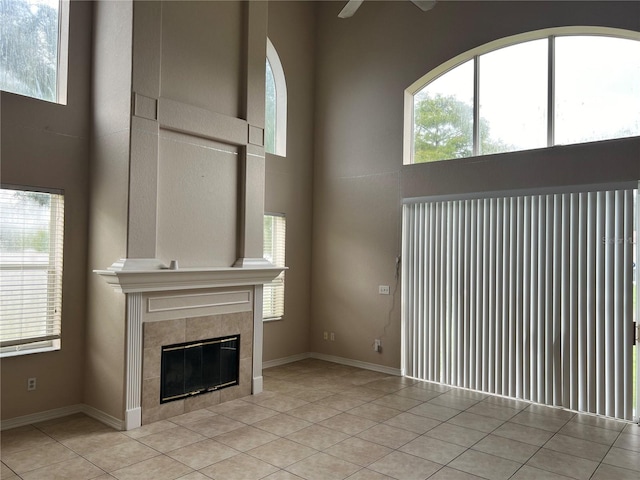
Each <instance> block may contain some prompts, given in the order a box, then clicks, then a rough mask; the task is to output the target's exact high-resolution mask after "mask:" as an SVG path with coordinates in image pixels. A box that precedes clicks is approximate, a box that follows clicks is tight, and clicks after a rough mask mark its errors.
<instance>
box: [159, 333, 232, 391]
mask: <svg viewBox="0 0 640 480" xmlns="http://www.w3.org/2000/svg"><path fill="white" fill-rule="evenodd" d="M161 368H162V377H161V379H160V403H166V402H171V401H173V400H180V399H181V398H185V397H189V396H192V395H198V394H200V393H206V392H211V391H213V390H219V389H221V388H226V387H231V386H233V385H238V373H239V369H240V335H234V336H232V337H221V338H212V339H209V340H199V341H197V342H191V343H180V344H176V345H167V346H164V347H162V367H161Z"/></svg>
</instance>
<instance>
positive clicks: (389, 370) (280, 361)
mask: <svg viewBox="0 0 640 480" xmlns="http://www.w3.org/2000/svg"><path fill="white" fill-rule="evenodd" d="M305 358H317V359H318V360H325V361H327V362H333V363H339V364H340V365H348V366H350V367H357V368H363V369H365V370H373V371H374V372H381V373H386V374H387V375H396V376H402V370H401V369H400V368H393V367H386V366H384V365H377V364H375V363H369V362H362V361H360V360H352V359H350V358H344V357H336V356H335V355H326V354H324V353H317V352H305V353H299V354H297V355H291V356H290V357H283V358H276V359H275V360H268V361H266V362H262V368H270V367H278V366H280V365H286V364H287V363H293V362H298V361H300V360H304V359H305Z"/></svg>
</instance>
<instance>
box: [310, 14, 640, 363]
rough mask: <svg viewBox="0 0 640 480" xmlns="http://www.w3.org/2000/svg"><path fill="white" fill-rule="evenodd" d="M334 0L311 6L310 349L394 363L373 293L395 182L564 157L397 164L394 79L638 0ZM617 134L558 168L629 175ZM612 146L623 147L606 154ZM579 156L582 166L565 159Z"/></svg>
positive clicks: (416, 190) (628, 17) (389, 280)
mask: <svg viewBox="0 0 640 480" xmlns="http://www.w3.org/2000/svg"><path fill="white" fill-rule="evenodd" d="M340 8H341V4H339V3H335V2H320V4H319V6H318V39H317V67H316V68H317V75H316V125H315V139H314V140H315V158H314V198H313V215H314V217H313V218H314V222H313V232H314V237H313V260H312V291H313V295H312V304H311V306H312V328H311V342H310V348H311V350H312V351H316V352H322V353H326V354H331V355H338V356H341V357H346V358H350V359H356V360H362V361H367V362H372V363H377V364H380V365H385V366H390V367H396V368H397V367H399V366H400V331H401V327H400V297H399V289H398V293H397V294H396V295H390V296H382V295H378V285H390V286H391V291H392V292H393V291H395V290H396V286H397V280H396V279H395V257H396V256H397V255H399V254H400V250H401V245H400V242H401V232H400V224H401V222H400V214H401V207H400V202H401V197H402V194H403V190H402V188H404V193H405V194H412V195H413V194H419V195H434V194H443V193H452V192H462V191H481V190H486V189H492V188H494V187H495V186H499V187H500V188H518V187H520V188H522V185H523V177H524V176H526V177H527V181H525V182H524V184H526V183H528V182H531V183H534V184H535V183H538V184H539V183H541V182H542V181H547V180H549V178H554V173H553V172H550V171H549V169H554V167H555V166H554V164H553V160H554V159H557V158H558V156H560V157H562V159H563V161H564V157H565V155H564V153H565V150H563V149H557V150H556V151H555V152H553V153H552V154H551V155H549V156H547V155H546V154H545V153H542V154H540V155H538V154H520V155H499V156H494V157H493V158H492V159H490V160H487V161H486V162H484V161H483V162H481V163H477V162H470V161H459V162H457V161H449V162H441V163H440V164H432V165H419V166H413V167H406V168H403V167H402V138H403V131H402V129H403V92H404V89H405V88H407V87H408V86H409V85H411V84H412V83H413V82H414V81H415V80H417V79H419V78H420V77H421V76H423V75H424V74H426V73H427V72H429V71H430V70H431V69H433V68H435V67H436V66H438V65H439V64H441V63H443V62H444V61H446V60H449V59H450V58H452V57H454V56H456V55H458V54H461V53H463V52H465V51H467V50H470V49H471V48H474V47H476V46H479V45H482V44H484V43H487V42H489V41H492V40H496V39H499V38H502V37H505V36H510V35H515V34H517V33H522V32H526V31H531V30H538V29H542V28H547V27H556V26H563V25H597V26H611V27H617V28H626V29H630V30H636V31H638V30H640V4H638V3H637V2H619V3H616V2H438V4H437V5H436V7H435V8H434V9H433V10H432V11H430V12H426V13H421V12H420V11H419V10H418V9H417V8H416V7H415V6H413V5H412V4H411V2H365V3H364V4H363V5H362V7H361V8H360V9H359V10H358V12H357V13H356V15H355V16H354V17H352V18H351V19H349V20H341V19H338V18H337V13H338V11H339V10H340ZM612 143H613V144H616V143H617V142H612ZM622 143H624V144H617V145H616V146H614V145H612V144H609V145H608V146H607V145H604V146H603V145H599V146H597V147H594V148H596V149H597V150H591V147H590V146H583V147H579V148H578V150H576V149H571V148H569V147H567V149H568V151H571V152H572V155H571V159H570V160H568V161H567V162H568V163H567V162H565V163H564V166H563V167H562V169H559V170H558V175H560V176H561V177H562V179H561V181H562V182H563V183H564V182H568V183H571V182H573V181H576V182H581V181H584V180H585V179H586V178H587V177H588V178H589V180H593V179H594V178H596V179H597V178H602V179H603V180H604V179H611V178H614V177H615V178H618V179H622V178H626V179H629V178H630V177H633V176H634V175H635V178H636V179H637V178H639V177H640V175H638V173H639V172H638V168H637V165H638V164H637V163H634V162H638V158H640V150H639V148H638V141H637V139H636V140H630V141H626V142H622ZM614 152H616V153H614ZM620 152H625V154H628V155H629V157H622V158H620V157H616V155H618V154H619V153H620ZM580 155H584V156H585V157H586V158H588V161H589V166H590V167H591V173H590V174H589V175H585V174H584V172H582V173H580V169H579V168H577V169H576V168H573V167H575V166H576V162H577V160H576V159H577V158H578V156H580ZM634 155H635V157H634ZM511 160H515V161H516V163H517V165H518V167H516V168H514V167H513V165H510V163H509V162H510V161H511ZM534 162H539V163H535V165H533V163H534ZM472 164H473V165H472ZM504 167H508V168H504ZM604 170H606V171H607V175H606V176H602V177H599V176H598V174H597V172H598V171H600V172H602V171H604ZM470 172H473V175H472V174H470ZM479 172H482V173H479ZM523 172H527V173H526V175H523ZM537 174H541V175H540V178H539V179H538V181H536V175H537ZM496 175H497V176H498V178H496ZM489 181H491V182H492V185H489V184H488V183H487V182H489ZM324 331H334V332H335V334H336V340H335V342H331V341H324V340H322V333H323V332H324ZM375 338H382V343H383V352H382V353H381V354H378V353H375V352H374V351H373V348H372V345H373V341H374V339H375Z"/></svg>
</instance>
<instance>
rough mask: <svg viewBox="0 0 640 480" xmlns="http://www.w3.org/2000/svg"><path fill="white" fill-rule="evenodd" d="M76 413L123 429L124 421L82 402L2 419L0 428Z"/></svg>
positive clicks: (20, 425)
mask: <svg viewBox="0 0 640 480" xmlns="http://www.w3.org/2000/svg"><path fill="white" fill-rule="evenodd" d="M76 413H84V414H85V415H87V416H89V417H91V418H95V419H96V420H98V421H99V422H102V423H104V424H105V425H107V426H109V427H111V428H114V429H116V430H123V429H124V422H123V421H122V420H119V419H117V418H115V417H112V416H111V415H108V414H106V413H104V412H102V411H100V410H98V409H97V408H93V407H90V406H89V405H85V404H83V403H79V404H77V405H69V406H68V407H61V408H54V409H53V410H46V411H44V412H38V413H32V414H30V415H23V416H21V417H15V418H10V419H8V420H2V422H1V423H0V430H9V429H11V428H18V427H24V426H25V425H32V424H34V423H40V422H46V421H48V420H55V419H56V418H62V417H68V416H69V415H73V414H76Z"/></svg>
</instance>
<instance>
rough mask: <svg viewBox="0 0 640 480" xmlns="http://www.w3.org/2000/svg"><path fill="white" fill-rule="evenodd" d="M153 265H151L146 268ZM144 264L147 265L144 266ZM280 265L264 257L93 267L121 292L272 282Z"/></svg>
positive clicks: (116, 264) (281, 269) (95, 271)
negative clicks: (221, 263) (231, 263)
mask: <svg viewBox="0 0 640 480" xmlns="http://www.w3.org/2000/svg"><path fill="white" fill-rule="evenodd" d="M151 266H153V268H149V267H151ZM144 267H146V268H144ZM283 270H285V269H284V268H282V267H274V266H273V265H272V264H270V263H268V262H266V261H264V263H262V262H257V263H256V264H248V265H247V264H245V265H243V266H237V267H199V268H179V269H176V270H170V269H168V268H166V267H164V265H162V264H161V263H160V262H158V261H157V260H155V259H148V260H146V259H144V260H142V261H140V260H136V261H135V262H132V261H131V260H120V261H119V262H116V263H114V264H113V265H112V266H111V267H109V268H108V269H106V270H94V273H96V274H98V275H100V276H101V277H102V278H104V279H105V281H106V282H107V283H108V284H109V285H111V286H112V287H113V288H114V289H116V290H117V291H120V292H123V293H136V292H163V291H170V290H189V289H199V288H215V287H232V286H239V285H260V284H264V283H269V282H271V281H272V280H273V279H274V278H276V277H277V276H278V275H279V274H280V272H282V271H283Z"/></svg>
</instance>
